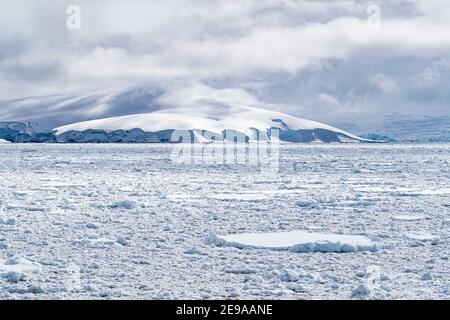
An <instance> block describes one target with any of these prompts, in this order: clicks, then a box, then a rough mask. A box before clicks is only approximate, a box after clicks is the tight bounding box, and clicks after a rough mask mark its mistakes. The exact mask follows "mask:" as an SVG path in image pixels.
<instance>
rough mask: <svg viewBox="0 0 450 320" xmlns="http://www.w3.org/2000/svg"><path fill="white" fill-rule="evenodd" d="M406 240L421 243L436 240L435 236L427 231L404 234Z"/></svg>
mask: <svg viewBox="0 0 450 320" xmlns="http://www.w3.org/2000/svg"><path fill="white" fill-rule="evenodd" d="M406 238H408V239H411V240H417V241H423V242H425V241H436V240H438V237H437V236H435V235H433V234H431V233H430V232H427V231H416V232H409V233H407V234H406Z"/></svg>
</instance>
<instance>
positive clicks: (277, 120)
mask: <svg viewBox="0 0 450 320" xmlns="http://www.w3.org/2000/svg"><path fill="white" fill-rule="evenodd" d="M271 107H272V106H271V105H267V104H263V103H261V102H259V101H258V100H257V99H255V98H254V97H253V96H251V95H248V94H247V93H246V92H244V91H240V90H237V89H236V90H234V89H229V90H214V89H211V88H209V87H201V86H200V87H191V88H188V89H186V88H183V89H180V90H176V91H172V92H164V91H162V90H156V89H154V88H144V89H143V88H140V89H131V90H125V91H120V92H113V93H108V92H106V93H98V94H95V95H83V96H51V97H39V98H26V99H21V100H14V101H9V102H8V101H7V102H5V101H3V102H0V121H9V122H3V123H1V125H0V129H1V128H3V129H2V130H3V131H2V130H0V138H3V139H6V140H9V141H36V142H55V141H57V142H169V141H171V140H170V135H171V133H172V132H173V131H174V130H188V131H190V132H191V133H193V136H194V139H196V140H197V141H199V140H202V139H200V138H198V137H199V134H198V133H199V132H200V133H205V132H206V133H207V134H208V135H209V136H211V135H215V136H216V137H217V136H218V135H222V134H223V132H224V131H226V130H232V131H235V132H237V133H239V134H242V135H244V136H245V139H246V140H247V141H248V140H252V139H254V138H255V136H258V135H260V134H259V133H260V132H263V133H266V132H267V130H269V129H274V128H275V129H279V130H280V133H279V134H280V140H282V141H289V142H359V141H369V140H365V139H362V138H359V137H357V136H355V135H353V134H351V133H349V132H346V131H343V130H340V129H338V128H335V127H332V126H328V125H326V124H323V123H320V122H316V121H310V120H306V119H302V118H298V117H294V116H291V115H288V114H285V113H281V112H277V111H272V110H269V109H270V108H271ZM11 121H16V122H11ZM17 121H22V122H24V123H27V126H26V130H25V129H24V128H23V127H21V128H20V129H18V128H19V127H20V125H19V124H18V122H17ZM19 123H20V122H19ZM25 131H26V132H25ZM1 132H3V134H1ZM31 132H34V133H31ZM38 132H40V133H38ZM50 133H51V134H50ZM201 135H202V134H201ZM28 136H29V137H28ZM197 138H198V139H197Z"/></svg>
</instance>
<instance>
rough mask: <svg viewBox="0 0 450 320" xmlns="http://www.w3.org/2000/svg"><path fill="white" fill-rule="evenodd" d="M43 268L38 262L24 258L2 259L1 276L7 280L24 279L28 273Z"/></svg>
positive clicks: (17, 280) (16, 280)
mask: <svg viewBox="0 0 450 320" xmlns="http://www.w3.org/2000/svg"><path fill="white" fill-rule="evenodd" d="M40 269H41V266H40V265H39V264H37V263H33V262H31V261H29V260H27V259H23V258H9V259H4V260H0V278H2V279H3V280H5V281H7V282H19V281H21V280H24V278H25V276H26V274H27V273H36V272H38V271H39V270H40Z"/></svg>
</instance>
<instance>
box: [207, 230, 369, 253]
mask: <svg viewBox="0 0 450 320" xmlns="http://www.w3.org/2000/svg"><path fill="white" fill-rule="evenodd" d="M209 241H211V242H212V243H214V244H216V245H219V246H232V247H237V248H267V249H275V250H290V251H292V252H358V251H377V246H376V244H375V243H374V242H373V241H372V240H371V239H370V238H368V237H366V236H360V235H342V234H326V233H312V232H305V231H291V232H281V233H241V234H231V235H226V236H221V235H210V238H209Z"/></svg>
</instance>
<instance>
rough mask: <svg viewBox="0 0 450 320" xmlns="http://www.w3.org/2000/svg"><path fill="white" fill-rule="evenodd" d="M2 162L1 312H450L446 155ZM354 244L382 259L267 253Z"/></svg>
mask: <svg viewBox="0 0 450 320" xmlns="http://www.w3.org/2000/svg"><path fill="white" fill-rule="evenodd" d="M0 151H1V153H0V182H1V183H0V299H58V298H60V299H72V298H88V299H127V298H131V299H191V298H200V299H202V298H204V299H216V298H231V299H244V298H247V299H268V298H275V299H342V298H354V299H404V298H417V299H424V298H437V299H439V298H445V299H450V267H449V258H450V192H449V186H450V165H449V164H450V145H449V144H433V145H284V146H282V148H281V150H280V159H281V163H280V170H279V172H276V173H274V172H273V170H268V171H266V170H265V168H264V167H259V166H256V165H255V166H254V165H205V164H196V165H187V164H182V163H175V162H172V161H171V160H170V157H169V154H170V151H171V146H170V145H54V144H52V145H44V144H39V145H18V144H2V145H1V146H0ZM242 234H244V235H247V236H246V238H245V240H246V241H249V242H248V243H246V244H247V245H223V243H222V245H221V243H220V242H217V241H210V240H211V239H214V238H216V239H217V237H221V236H222V237H227V238H226V239H231V240H236V239H238V240H240V241H241V242H242V238H239V235H242ZM270 234H275V235H280V234H284V235H285V234H290V235H295V237H292V238H289V241H288V242H289V243H287V242H286V238H285V237H281V238H276V237H275V238H273V239H274V243H272V242H271V240H270V239H271V235H270ZM249 235H250V236H249ZM305 239H306V240H307V241H306V240H305ZM311 239H312V240H311ZM356 240H357V241H364V243H365V244H367V243H369V244H370V245H372V244H373V245H375V246H376V250H273V246H276V245H277V243H275V241H279V242H278V245H281V247H283V246H285V245H286V243H287V244H288V245H289V246H290V245H295V244H299V243H305V242H306V243H309V245H311V243H313V246H314V245H319V248H324V247H323V246H322V245H323V243H324V242H326V243H328V244H330V243H331V245H335V244H336V243H340V244H341V245H342V244H343V245H349V244H350V245H355V242H354V241H356ZM255 241H256V242H255ZM258 241H259V242H258ZM283 241H285V242H283ZM231 242H232V243H233V241H231ZM295 242H297V243H295ZM325 247H326V246H325ZM326 248H328V247H326ZM305 251H306V252H305ZM323 251H333V252H323ZM334 251H337V252H334ZM341 251H350V252H341Z"/></svg>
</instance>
